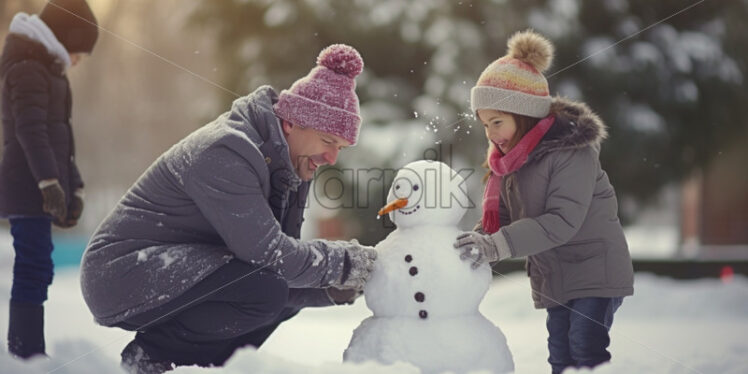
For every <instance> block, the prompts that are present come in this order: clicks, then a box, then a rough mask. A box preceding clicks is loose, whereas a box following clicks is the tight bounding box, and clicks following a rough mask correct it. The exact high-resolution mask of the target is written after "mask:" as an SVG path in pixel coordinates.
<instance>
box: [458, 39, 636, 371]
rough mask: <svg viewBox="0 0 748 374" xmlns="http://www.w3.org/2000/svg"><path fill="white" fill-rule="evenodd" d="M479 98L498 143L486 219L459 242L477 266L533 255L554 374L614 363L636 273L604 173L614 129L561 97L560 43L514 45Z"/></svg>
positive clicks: (489, 72)
mask: <svg viewBox="0 0 748 374" xmlns="http://www.w3.org/2000/svg"><path fill="white" fill-rule="evenodd" d="M508 46H509V49H508V53H507V55H506V56H504V57H502V58H500V59H498V60H496V61H494V62H493V63H491V64H490V65H489V66H488V67H487V68H486V69H485V70H484V71H483V73H482V74H481V75H480V77H479V78H478V82H477V84H476V86H475V87H473V89H472V91H471V98H470V102H471V109H472V110H473V112H474V113H476V115H477V116H478V118H479V119H480V121H481V122H482V123H483V125H484V127H485V131H486V138H487V139H488V155H487V159H486V163H485V165H487V166H488V168H489V169H490V172H489V174H488V176H487V183H486V187H485V193H484V197H483V218H482V220H481V222H480V223H479V226H478V229H477V230H476V231H475V232H468V233H463V234H461V235H460V236H458V238H457V240H456V241H455V248H457V249H458V250H460V252H461V258H463V259H465V260H470V261H473V262H475V265H476V266H477V265H478V264H480V263H483V262H486V261H488V262H494V261H500V260H504V259H507V258H517V257H527V273H528V275H529V276H530V284H531V287H532V298H533V300H534V302H535V307H536V308H538V309H543V308H545V309H546V310H547V313H548V318H547V328H548V334H549V336H548V350H549V353H550V356H549V358H548V362H549V363H550V364H551V367H552V372H553V373H561V372H562V371H563V370H564V369H565V368H567V367H594V366H596V365H599V364H601V363H604V362H607V361H609V360H610V357H611V356H610V353H609V352H608V351H607V347H608V345H609V344H610V338H609V330H610V327H611V324H612V322H613V314H614V313H615V311H616V310H617V309H618V307H619V306H620V305H621V302H622V299H623V297H624V296H628V295H632V294H633V292H634V289H633V267H632V264H631V257H630V255H629V251H628V245H627V244H626V238H625V237H624V235H623V229H622V227H621V224H620V222H619V220H618V203H617V200H616V194H615V191H614V189H613V186H612V185H611V184H610V181H609V180H608V176H607V174H606V173H605V171H603V170H602V168H601V166H600V160H599V153H600V143H601V142H602V140H603V139H604V138H605V137H606V136H607V132H606V129H605V125H604V124H603V122H602V121H601V120H600V118H599V117H598V116H597V115H595V114H594V113H593V112H592V111H591V110H590V109H589V107H587V105H585V104H583V103H578V102H573V101H570V100H566V99H563V98H559V97H556V98H551V97H550V95H549V90H548V82H547V81H546V79H545V77H544V76H543V74H542V72H543V71H545V70H546V69H547V68H548V67H549V66H550V64H551V60H552V56H553V45H552V44H551V43H550V42H549V41H548V40H547V39H545V38H544V37H543V36H541V35H539V34H537V33H534V32H532V31H525V32H520V33H516V34H515V35H513V36H512V37H511V38H510V39H509V43H508Z"/></svg>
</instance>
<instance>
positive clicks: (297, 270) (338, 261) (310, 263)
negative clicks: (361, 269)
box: [185, 145, 345, 288]
mask: <svg viewBox="0 0 748 374" xmlns="http://www.w3.org/2000/svg"><path fill="white" fill-rule="evenodd" d="M195 157H196V159H195V160H193V164H192V168H191V171H190V175H189V176H188V177H187V178H186V180H185V190H186V192H187V194H188V195H190V197H192V198H193V199H194V201H195V203H196V204H197V206H198V208H199V209H200V211H201V212H202V214H203V215H204V216H205V217H206V219H207V220H208V221H209V222H210V223H211V225H212V226H213V227H214V229H215V230H216V231H217V232H218V234H219V235H220V236H221V238H222V239H223V241H224V242H225V243H226V246H227V247H228V249H229V250H230V251H231V252H233V253H234V255H235V256H236V257H237V258H238V259H240V260H242V261H245V262H248V263H251V264H255V265H260V266H267V267H268V268H269V269H271V270H273V271H276V272H277V273H278V274H280V275H281V276H282V277H284V279H286V281H287V282H288V285H289V287H296V288H304V287H312V288H314V287H325V286H328V285H330V284H331V283H332V282H333V281H336V280H339V279H340V278H341V277H342V273H343V264H344V257H345V247H344V246H342V245H340V244H338V243H337V242H328V241H325V240H312V241H299V240H296V239H294V238H292V237H290V236H288V235H286V234H284V233H283V232H282V231H281V227H280V225H279V223H278V221H276V219H275V217H274V216H273V212H272V210H271V209H270V206H269V203H268V201H267V199H266V198H265V196H264V194H263V190H262V186H261V184H260V178H259V177H258V175H257V173H256V171H255V170H254V169H253V168H252V166H251V165H252V164H251V163H250V162H249V161H248V160H246V159H245V158H244V157H243V156H242V155H239V154H238V153H237V152H235V151H234V150H232V149H230V148H228V147H226V146H222V145H217V146H212V147H210V148H208V149H206V150H204V151H202V152H200V154H199V155H198V156H195Z"/></svg>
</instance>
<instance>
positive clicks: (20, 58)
mask: <svg viewBox="0 0 748 374" xmlns="http://www.w3.org/2000/svg"><path fill="white" fill-rule="evenodd" d="M0 82H2V122H3V137H4V142H3V145H4V147H3V156H2V161H0V216H5V217H8V216H40V215H44V211H43V210H42V196H41V193H40V191H39V187H38V183H39V181H41V180H44V179H53V178H56V179H58V180H59V181H60V185H61V186H62V188H63V190H64V191H65V196H66V197H67V200H68V203H70V199H71V197H72V192H74V191H75V190H76V189H78V188H82V187H83V182H82V180H81V177H80V173H79V172H78V167H77V166H76V165H75V146H74V144H73V129H72V127H71V126H70V114H71V109H72V97H71V93H70V83H69V82H68V78H67V76H66V75H65V72H64V68H63V65H62V64H61V63H60V62H57V61H56V60H55V57H53V56H52V55H51V54H49V53H48V52H47V49H46V48H45V47H44V46H43V45H42V44H40V43H38V42H36V41H33V40H31V39H29V38H26V37H25V36H21V35H17V34H12V33H11V34H9V35H8V37H7V38H6V40H5V47H4V49H3V55H2V60H0Z"/></svg>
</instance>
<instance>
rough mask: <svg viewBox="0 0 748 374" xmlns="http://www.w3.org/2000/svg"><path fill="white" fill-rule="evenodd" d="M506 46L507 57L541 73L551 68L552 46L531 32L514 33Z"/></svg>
mask: <svg viewBox="0 0 748 374" xmlns="http://www.w3.org/2000/svg"><path fill="white" fill-rule="evenodd" d="M507 45H508V47H509V51H508V53H507V55H508V56H509V57H512V58H516V59H517V60H520V61H522V62H525V63H527V64H529V65H531V66H532V67H534V68H535V69H536V70H537V71H539V72H541V73H542V72H544V71H545V70H546V69H548V68H549V67H550V66H551V62H552V60H553V44H551V42H550V41H548V39H546V38H545V37H543V36H542V35H540V34H538V33H536V32H534V31H532V30H527V31H521V32H517V33H515V34H514V35H512V37H511V38H509V42H508V43H507Z"/></svg>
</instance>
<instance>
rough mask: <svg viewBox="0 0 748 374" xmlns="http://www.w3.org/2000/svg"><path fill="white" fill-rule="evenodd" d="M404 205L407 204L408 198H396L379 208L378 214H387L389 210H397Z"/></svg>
mask: <svg viewBox="0 0 748 374" xmlns="http://www.w3.org/2000/svg"><path fill="white" fill-rule="evenodd" d="M406 205H408V199H405V198H402V199H397V200H395V201H393V202H391V203H389V204H387V205H386V206H385V207H384V208H382V209H379V213H378V214H379V215H380V216H383V215H385V214H387V213H389V212H391V211H393V210H398V209H400V208H403V207H405V206H406Z"/></svg>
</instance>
